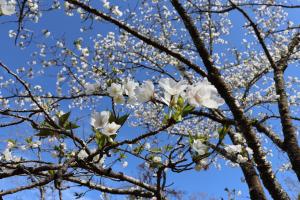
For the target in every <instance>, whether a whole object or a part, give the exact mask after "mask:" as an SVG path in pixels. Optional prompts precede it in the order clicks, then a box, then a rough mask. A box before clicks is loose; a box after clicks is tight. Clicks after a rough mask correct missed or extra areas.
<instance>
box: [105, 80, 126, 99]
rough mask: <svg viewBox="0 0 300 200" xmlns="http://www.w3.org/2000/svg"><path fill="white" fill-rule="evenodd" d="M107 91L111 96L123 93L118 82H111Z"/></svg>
mask: <svg viewBox="0 0 300 200" xmlns="http://www.w3.org/2000/svg"><path fill="white" fill-rule="evenodd" d="M107 92H108V94H109V96H111V97H116V96H121V95H123V86H122V85H121V84H118V83H112V84H111V86H110V87H109V88H108V89H107Z"/></svg>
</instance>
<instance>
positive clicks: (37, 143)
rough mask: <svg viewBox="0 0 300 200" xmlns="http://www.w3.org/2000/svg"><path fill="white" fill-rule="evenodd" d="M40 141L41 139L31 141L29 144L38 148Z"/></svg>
mask: <svg viewBox="0 0 300 200" xmlns="http://www.w3.org/2000/svg"><path fill="white" fill-rule="evenodd" d="M41 144H42V142H41V141H36V142H31V143H30V144H29V145H30V147H32V148H38V147H39V146H41Z"/></svg>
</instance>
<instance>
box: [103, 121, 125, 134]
mask: <svg viewBox="0 0 300 200" xmlns="http://www.w3.org/2000/svg"><path fill="white" fill-rule="evenodd" d="M120 127H121V125H119V124H116V123H115V122H112V123H109V124H107V125H106V126H105V127H104V129H103V131H102V133H103V134H104V135H106V136H111V135H115V134H117V131H118V130H119V128H120Z"/></svg>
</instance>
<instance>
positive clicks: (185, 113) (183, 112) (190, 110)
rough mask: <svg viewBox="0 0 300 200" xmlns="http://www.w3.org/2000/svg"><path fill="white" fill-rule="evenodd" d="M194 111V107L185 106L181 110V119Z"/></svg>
mask: <svg viewBox="0 0 300 200" xmlns="http://www.w3.org/2000/svg"><path fill="white" fill-rule="evenodd" d="M194 109H195V107H194V106H191V105H186V106H185V107H184V108H183V110H182V117H185V116H187V115H188V114H189V113H190V112H192V111H193V110H194Z"/></svg>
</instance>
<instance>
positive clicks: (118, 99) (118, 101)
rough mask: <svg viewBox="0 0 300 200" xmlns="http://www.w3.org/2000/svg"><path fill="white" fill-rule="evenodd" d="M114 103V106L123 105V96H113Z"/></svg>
mask: <svg viewBox="0 0 300 200" xmlns="http://www.w3.org/2000/svg"><path fill="white" fill-rule="evenodd" d="M114 102H115V103H116V104H123V103H124V102H125V98H124V96H123V95H118V96H114Z"/></svg>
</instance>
